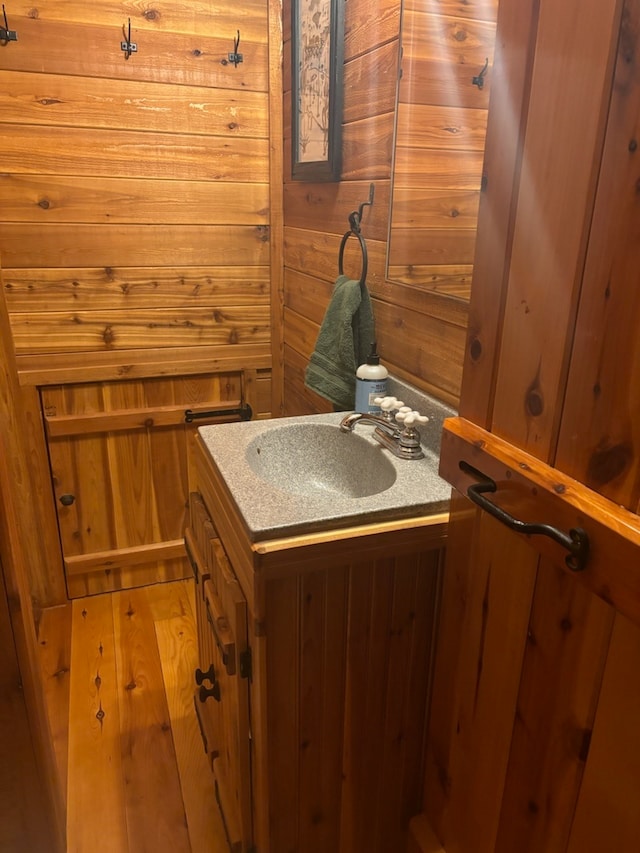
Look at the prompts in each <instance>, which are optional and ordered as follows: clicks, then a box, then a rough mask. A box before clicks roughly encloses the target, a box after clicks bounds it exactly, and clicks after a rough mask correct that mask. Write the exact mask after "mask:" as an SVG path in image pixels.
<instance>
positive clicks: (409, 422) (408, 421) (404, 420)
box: [396, 406, 429, 427]
mask: <svg viewBox="0 0 640 853" xmlns="http://www.w3.org/2000/svg"><path fill="white" fill-rule="evenodd" d="M404 408H405V409H408V411H403V409H401V410H400V411H399V412H398V414H397V415H396V420H397V421H398V422H399V423H401V424H403V425H404V426H407V427H411V426H413V425H414V424H426V423H427V422H428V420H429V418H428V417H427V416H426V415H421V414H420V412H416V411H415V410H412V409H409V407H408V406H405V407H404Z"/></svg>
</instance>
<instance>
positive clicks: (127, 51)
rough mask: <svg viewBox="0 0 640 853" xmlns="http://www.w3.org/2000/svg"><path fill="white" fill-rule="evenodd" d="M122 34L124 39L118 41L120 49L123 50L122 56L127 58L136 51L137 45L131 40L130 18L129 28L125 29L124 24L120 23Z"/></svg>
mask: <svg viewBox="0 0 640 853" xmlns="http://www.w3.org/2000/svg"><path fill="white" fill-rule="evenodd" d="M122 35H123V36H124V41H121V42H120V50H124V58H125V59H129V57H130V56H131V54H132V53H137V51H138V45H137V44H136V43H135V42H132V41H131V18H129V28H128V30H126V31H125V28H124V24H123V25H122Z"/></svg>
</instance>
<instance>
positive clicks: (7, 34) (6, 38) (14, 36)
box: [0, 3, 18, 44]
mask: <svg viewBox="0 0 640 853" xmlns="http://www.w3.org/2000/svg"><path fill="white" fill-rule="evenodd" d="M2 14H3V15H4V27H0V42H2V43H3V44H8V43H9V42H10V41H18V33H17V32H16V31H15V30H10V29H9V21H7V10H6V9H5V8H4V3H3V4H2Z"/></svg>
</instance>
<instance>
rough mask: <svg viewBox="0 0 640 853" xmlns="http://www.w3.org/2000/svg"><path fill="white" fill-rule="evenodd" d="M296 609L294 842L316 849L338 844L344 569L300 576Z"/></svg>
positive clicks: (309, 848) (332, 846)
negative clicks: (297, 741)
mask: <svg viewBox="0 0 640 853" xmlns="http://www.w3.org/2000/svg"><path fill="white" fill-rule="evenodd" d="M298 613H299V618H300V638H299V642H300V646H299V648H298V660H297V669H298V675H297V681H298V689H299V702H298V721H297V725H298V731H299V733H300V743H301V745H302V746H303V748H302V749H301V750H300V753H299V758H298V765H299V767H298V786H299V789H298V798H299V799H298V802H299V814H300V819H299V822H298V847H299V849H302V850H309V851H318V853H320V851H322V850H338V849H339V848H340V812H341V790H340V788H339V786H338V785H336V784H335V780H336V779H337V778H339V777H340V776H341V774H342V759H343V754H342V749H341V748H340V744H341V742H342V725H343V708H344V690H345V688H344V684H345V667H346V661H345V656H344V647H345V640H346V613H347V571H346V568H345V567H340V568H339V569H337V570H336V571H333V572H331V573H329V572H326V571H322V572H313V573H311V574H308V575H306V576H305V577H304V578H302V579H301V580H300V584H299V599H298ZM314 673H316V675H318V674H319V676H320V677H319V678H318V677H314ZM320 815H321V818H320V819H319V816H320Z"/></svg>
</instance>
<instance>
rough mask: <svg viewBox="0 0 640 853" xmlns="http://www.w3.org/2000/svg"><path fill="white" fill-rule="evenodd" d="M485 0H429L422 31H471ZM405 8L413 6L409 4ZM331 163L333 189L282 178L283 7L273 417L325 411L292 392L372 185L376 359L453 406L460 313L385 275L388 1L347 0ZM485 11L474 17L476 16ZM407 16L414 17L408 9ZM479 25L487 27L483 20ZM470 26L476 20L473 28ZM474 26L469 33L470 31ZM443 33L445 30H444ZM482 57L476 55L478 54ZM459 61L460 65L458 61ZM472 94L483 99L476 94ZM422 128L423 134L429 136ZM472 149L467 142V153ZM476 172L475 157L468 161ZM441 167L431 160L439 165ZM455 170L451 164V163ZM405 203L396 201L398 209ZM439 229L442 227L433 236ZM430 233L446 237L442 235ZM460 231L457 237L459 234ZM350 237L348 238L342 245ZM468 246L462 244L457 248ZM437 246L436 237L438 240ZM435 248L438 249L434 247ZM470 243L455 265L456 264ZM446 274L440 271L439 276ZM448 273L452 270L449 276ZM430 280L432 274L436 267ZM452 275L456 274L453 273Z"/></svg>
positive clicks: (441, 67) (391, 23) (391, 49)
mask: <svg viewBox="0 0 640 853" xmlns="http://www.w3.org/2000/svg"><path fill="white" fill-rule="evenodd" d="M495 5H496V3H495V2H494V0H491V2H490V3H489V4H487V3H482V2H477V3H471V4H469V3H458V2H455V0H450V2H442V3H439V4H438V8H437V13H438V14H435V13H434V11H433V9H431V11H430V12H429V13H428V14H427V13H426V12H423V13H421V16H420V17H421V18H422V19H424V20H425V21H429V20H430V21H431V22H432V25H433V26H432V29H433V30H434V31H436V30H437V28H438V27H437V25H438V24H439V25H440V27H445V28H446V27H448V30H447V32H449V33H450V38H451V39H453V41H456V38H455V32H458V33H459V34H460V33H463V34H464V33H467V31H469V32H472V27H471V24H472V20H470V19H474V18H477V19H482V18H484V20H485V22H486V21H487V19H488V18H490V17H491V15H490V13H488V12H487V11H486V10H487V9H488V8H491V9H493V10H494V11H495ZM414 8H417V4H414ZM345 10H346V11H345V40H344V54H345V55H344V114H343V165H342V176H341V180H340V181H339V182H336V183H326V184H310V183H304V182H298V181H292V180H291V178H290V176H291V52H290V38H291V36H290V29H291V28H290V3H289V2H288V0H287V2H285V4H284V32H285V59H284V89H285V97H284V121H285V146H284V150H285V162H284V336H283V337H284V376H285V389H286V393H285V400H286V403H285V407H284V413H285V414H298V413H304V412H311V411H323V410H327V408H328V407H329V406H330V404H328V403H327V401H326V400H324V399H322V398H321V397H319V396H318V395H316V394H314V393H313V392H311V391H309V390H308V389H306V388H305V387H304V371H305V368H306V364H307V361H308V358H309V355H310V354H311V352H312V351H313V347H314V344H315V340H316V337H317V333H318V330H319V327H320V324H321V322H322V318H323V316H324V311H325V309H326V306H327V304H328V301H329V298H330V295H331V289H332V284H333V281H334V280H335V277H336V275H337V272H338V251H339V246H340V240H341V237H342V235H343V234H344V233H345V232H346V231H347V230H348V227H349V223H348V215H349V213H350V212H351V211H353V210H357V208H358V206H359V205H360V204H361V203H362V202H364V201H366V200H367V198H368V195H369V186H370V184H371V183H373V184H374V187H375V198H374V204H373V206H372V207H367V208H365V209H364V216H363V221H362V231H363V235H364V236H365V239H366V241H367V245H368V252H369V273H368V278H367V283H368V286H369V290H370V292H371V294H372V297H373V304H374V313H375V318H376V328H377V338H378V344H379V349H380V352H381V355H382V357H383V361H384V362H385V364H386V365H387V366H388V368H389V369H390V370H391V371H392V372H393V373H395V374H396V375H398V376H401V377H402V378H405V379H407V380H409V381H411V382H413V383H414V384H416V385H417V386H418V387H420V388H423V389H425V390H427V391H429V392H431V393H433V394H435V395H436V396H437V397H439V398H441V399H444V400H446V401H448V402H451V403H453V404H454V405H455V404H456V403H457V401H458V398H459V391H460V382H461V375H462V359H463V349H464V341H465V335H466V323H467V306H466V303H465V302H464V301H462V300H451V299H443V298H442V297H441V296H439V295H438V294H437V293H434V292H431V291H427V290H422V289H420V288H416V287H413V286H406V285H402V284H398V283H392V282H390V281H388V280H387V279H386V274H385V269H386V252H387V238H388V229H389V207H390V194H391V174H392V160H393V145H394V133H395V101H396V88H397V81H398V69H399V63H398V52H399V32H400V23H401V21H400V17H401V16H400V2H399V0H372V2H365V0H350V2H349V3H347V4H346V7H345ZM482 10H485V11H482ZM414 14H415V13H414ZM483 26H484V27H485V28H486V27H488V26H489V24H487V23H485V24H483ZM477 27H480V25H477ZM477 27H476V28H477ZM451 33H453V35H451ZM472 40H473V41H474V45H475V46H474V50H473V51H472V54H473V55H472V56H469V55H465V54H464V52H462V51H460V53H459V55H458V61H459V62H460V63H462V64H463V65H464V70H463V71H458V72H455V71H454V73H455V74H456V75H459V76H463V74H464V75H467V76H468V77H469V84H468V87H469V88H470V89H472V90H473V92H474V93H475V92H476V91H477V90H476V89H475V87H473V86H472V85H471V83H470V78H471V76H473V75H474V74H477V73H478V71H479V68H477V67H476V65H477V43H476V41H477V40H476V39H475V38H473V39H470V41H472ZM422 50H423V51H425V53H426V54H428V58H431V60H433V61H431V62H429V61H427V62H426V64H425V68H428V69H430V70H429V71H428V72H427V71H425V73H430V74H432V75H433V74H437V73H440V75H441V76H442V75H445V74H446V73H448V72H449V71H450V70H451V63H445V62H442V61H438V60H437V59H436V56H437V54H436V50H437V46H436V45H431V47H428V46H425V47H424V48H422ZM483 59H484V53H483ZM467 62H469V65H467V64H466V63H467ZM483 98H484V96H483ZM441 120H442V116H441V115H440V116H438V115H436V114H432V115H431V116H426V117H424V118H423V119H421V124H420V127H421V129H422V130H423V131H424V132H425V134H426V136H427V138H429V136H430V137H431V138H432V139H433V137H434V134H437V133H438V130H437V127H438V121H440V123H442V121H441ZM429 128H431V130H429ZM474 147H475V148H476V149H477V146H476V145H475V143H473V144H471V148H472V149H473V148H474ZM469 158H470V160H472V161H473V163H474V165H475V167H476V168H477V163H478V160H479V154H478V151H477V150H476V151H475V153H471V154H470V155H469ZM441 168H444V167H442V164H439V165H438V170H440V169H441ZM453 168H454V170H455V171H458V170H460V169H461V168H462V167H461V166H460V165H459V164H456V165H455V166H454V167H453ZM407 203H408V199H405V201H404V202H403V204H404V205H405V213H406V204H407ZM441 230H442V229H441ZM440 236H441V238H442V237H444V236H446V235H442V233H441V235H440ZM467 236H468V235H467ZM350 242H355V241H350ZM467 242H468V241H467ZM441 244H442V245H443V243H442V240H441ZM349 245H350V244H347V251H346V253H345V272H346V273H347V274H353V275H354V276H357V275H359V271H360V259H359V257H358V255H357V250H354V252H353V253H352V254H351V255H350V254H349ZM441 250H442V248H441ZM470 254H471V248H470V247H468V249H467V252H466V255H465V258H466V260H467V261H468V260H469V258H470ZM448 272H450V271H448ZM459 272H460V271H459ZM438 274H440V275H443V271H442V270H439V271H438ZM460 274H461V275H463V274H464V271H462V272H460Z"/></svg>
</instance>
